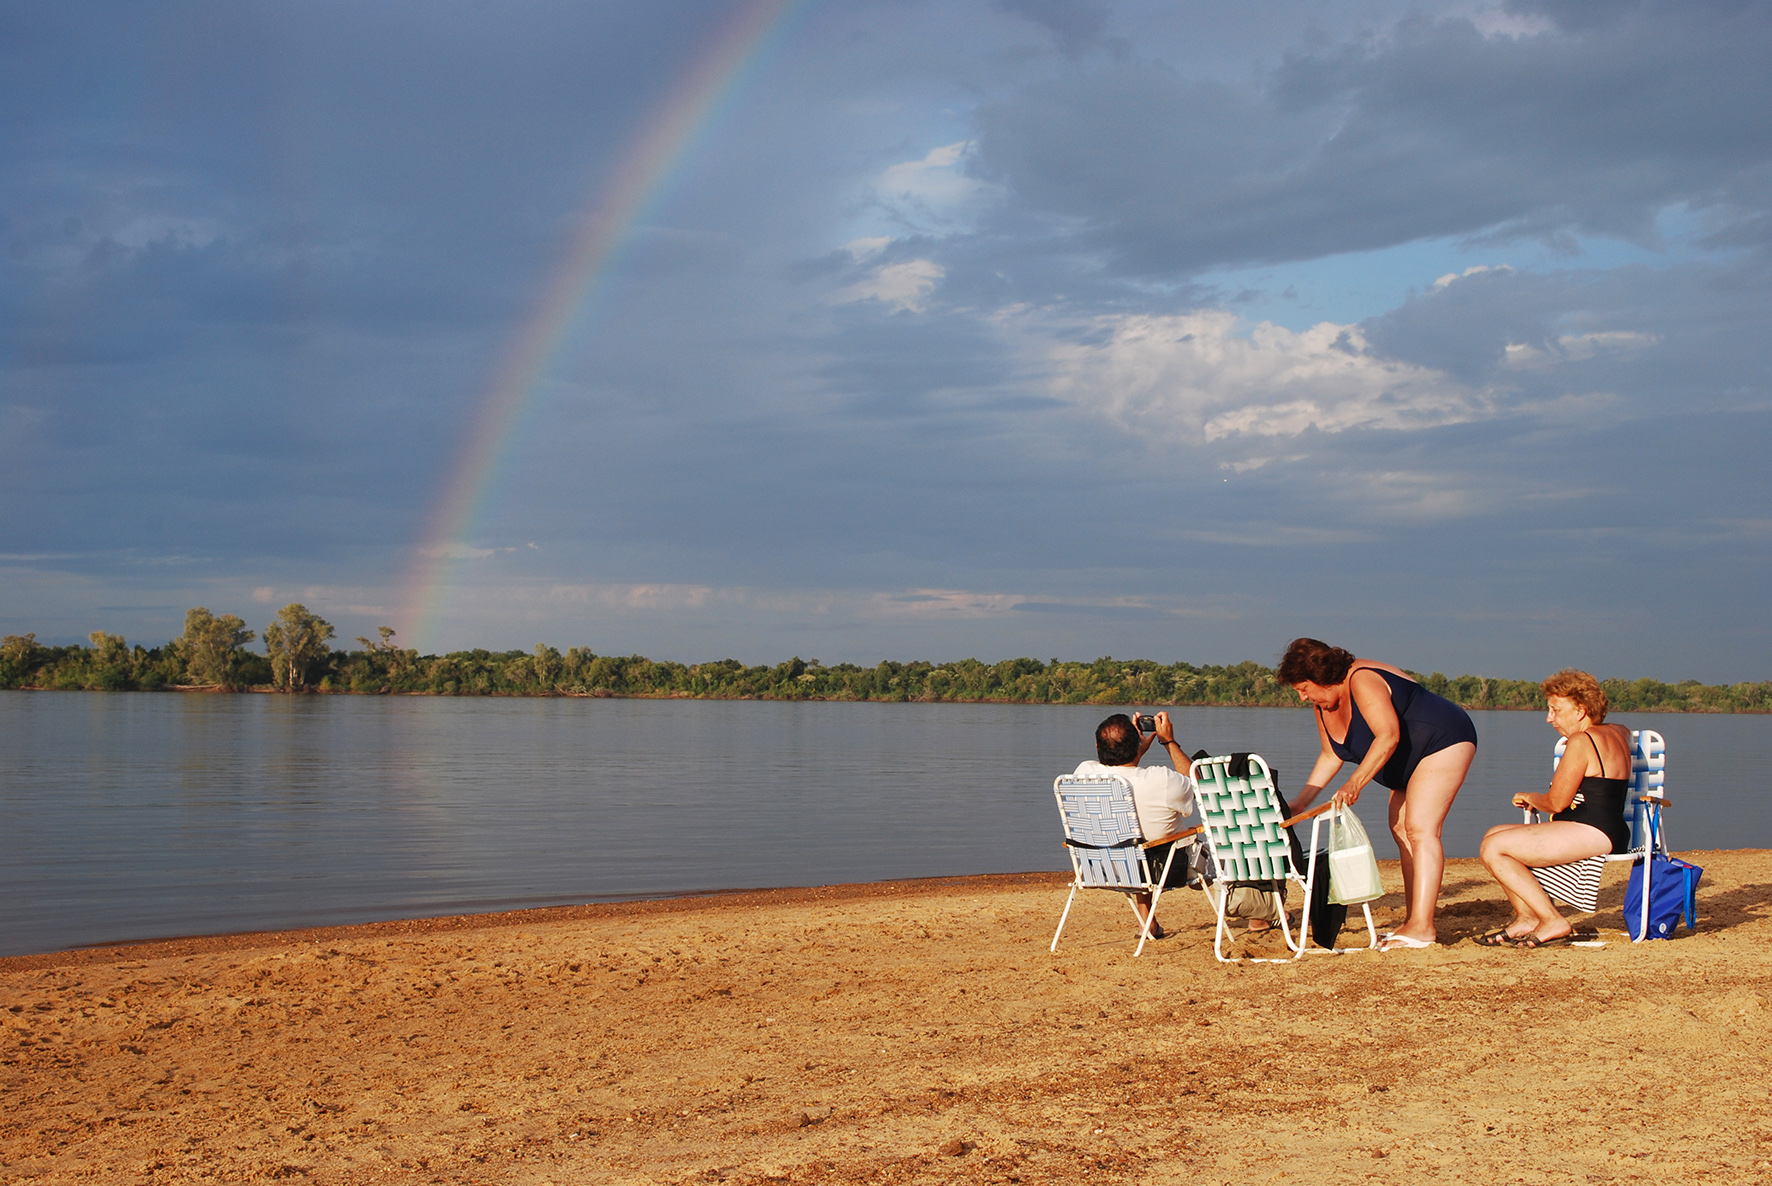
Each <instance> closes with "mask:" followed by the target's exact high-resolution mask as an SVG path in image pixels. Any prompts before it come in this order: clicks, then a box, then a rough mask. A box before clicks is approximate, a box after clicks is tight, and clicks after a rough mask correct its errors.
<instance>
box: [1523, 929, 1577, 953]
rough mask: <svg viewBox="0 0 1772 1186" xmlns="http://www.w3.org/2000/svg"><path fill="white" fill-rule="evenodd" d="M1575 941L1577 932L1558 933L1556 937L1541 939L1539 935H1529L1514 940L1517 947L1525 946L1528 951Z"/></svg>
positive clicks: (1566, 944)
mask: <svg viewBox="0 0 1772 1186" xmlns="http://www.w3.org/2000/svg"><path fill="white" fill-rule="evenodd" d="M1573 942H1575V932H1574V931H1570V932H1569V933H1568V934H1567V935H1558V936H1557V937H1556V938H1555V939H1540V938H1539V937H1538V936H1537V935H1527V936H1525V937H1523V938H1520V939H1516V940H1514V946H1515V947H1523V948H1525V949H1526V950H1527V951H1537V950H1538V949H1539V948H1540V947H1566V946H1568V945H1569V944H1571V943H1573Z"/></svg>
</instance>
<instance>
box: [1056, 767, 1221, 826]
mask: <svg viewBox="0 0 1772 1186" xmlns="http://www.w3.org/2000/svg"><path fill="white" fill-rule="evenodd" d="M1074 774H1075V777H1077V778H1110V777H1112V778H1123V779H1125V780H1126V782H1127V783H1128V784H1129V785H1130V786H1131V787H1132V804H1133V806H1134V807H1135V808H1137V810H1138V826H1139V828H1140V829H1141V830H1142V831H1143V832H1144V838H1145V839H1146V840H1159V839H1161V838H1162V837H1164V836H1168V835H1171V834H1173V833H1175V832H1179V831H1181V830H1182V827H1183V825H1182V823H1181V821H1182V820H1184V819H1186V818H1187V817H1188V816H1190V815H1192V814H1193V813H1194V784H1193V782H1192V781H1191V780H1190V779H1189V778H1188V776H1187V775H1185V774H1177V773H1176V772H1175V771H1173V770H1171V769H1169V768H1168V767H1167V766H1104V765H1102V764H1101V763H1100V762H1097V761H1096V760H1095V759H1094V758H1091V759H1089V760H1088V761H1087V762H1084V763H1082V764H1080V765H1079V766H1078V767H1077V769H1076V771H1075V772H1074Z"/></svg>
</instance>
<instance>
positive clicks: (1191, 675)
mask: <svg viewBox="0 0 1772 1186" xmlns="http://www.w3.org/2000/svg"><path fill="white" fill-rule="evenodd" d="M379 633H380V637H379V638H378V639H373V640H372V639H367V638H358V639H357V640H356V641H357V644H358V646H357V648H356V649H355V650H345V651H338V650H333V649H331V648H330V647H329V646H327V645H326V643H327V642H328V640H330V639H331V638H332V637H333V634H334V632H333V628H332V626H331V625H330V624H329V623H327V622H326V621H325V620H324V619H322V618H320V617H318V616H316V615H314V614H313V613H311V612H309V611H308V610H307V609H306V608H305V607H303V606H301V605H289V606H285V607H284V608H283V609H282V610H281V611H279V613H278V615H277V618H276V620H275V621H273V622H272V623H271V624H270V625H269V626H267V627H266V628H265V634H264V638H265V646H266V650H267V653H266V654H263V655H260V654H258V653H256V652H253V651H249V650H247V649H246V644H247V643H249V642H251V641H253V640H254V639H255V638H256V637H257V635H256V634H255V633H254V632H253V631H251V630H248V629H246V627H245V623H244V622H243V621H241V619H239V618H237V617H235V616H233V615H232V614H225V615H222V616H219V617H218V616H216V615H214V614H211V613H210V612H209V611H208V610H207V609H203V608H201V607H199V608H196V609H193V610H191V611H190V612H189V613H188V614H186V616H185V632H184V634H183V635H181V636H180V637H178V638H175V639H173V640H172V641H170V642H168V643H166V644H165V645H164V646H158V647H142V646H139V645H137V646H130V645H129V644H128V643H127V642H126V641H125V640H124V639H123V638H122V637H120V636H118V635H115V634H107V633H105V632H104V631H98V632H96V633H94V634H93V635H92V645H91V646H78V645H75V646H65V647H53V646H41V645H39V644H38V643H37V640H36V636H35V635H30V634H26V635H9V636H7V637H6V638H4V639H0V688H40V689H70V690H73V689H83V690H116V691H122V690H139V691H158V690H165V689H178V688H214V689H223V690H235V691H273V690H274V691H285V692H300V691H317V692H355V693H363V694H375V693H382V694H417V695H429V696H637V697H693V698H696V699H708V700H736V699H756V700H889V701H917V702H923V703H933V702H967V701H971V702H979V701H1001V702H1007V703H1014V704H1136V705H1160V704H1177V705H1182V704H1201V705H1204V704H1212V705H1236V706H1268V705H1271V706H1285V707H1297V706H1298V703H1299V702H1298V698H1297V696H1295V695H1294V694H1293V692H1292V690H1291V689H1290V688H1287V687H1285V686H1283V685H1282V684H1280V683H1279V682H1278V680H1276V678H1275V676H1274V669H1273V668H1271V667H1264V666H1262V665H1261V664H1260V663H1254V662H1244V663H1237V664H1234V665H1232V666H1216V665H1207V666H1203V667H1196V666H1194V665H1193V664H1191V663H1171V664H1162V663H1153V662H1150V661H1149V660H1144V659H1097V660H1095V661H1094V662H1093V663H1066V662H1060V661H1059V660H1057V659H1054V660H1052V661H1051V662H1049V663H1042V662H1041V661H1040V660H1038V659H1006V660H1003V661H1002V662H1000V663H984V662H981V661H979V660H977V659H961V660H958V661H955V662H951V663H925V662H916V663H892V662H883V663H880V664H878V665H877V666H874V667H857V666H856V665H854V664H853V663H839V664H837V665H835V666H832V667H826V666H824V665H822V664H820V663H819V662H818V661H817V660H812V661H810V662H807V661H804V660H801V659H798V658H794V659H790V660H788V661H787V662H785V663H778V664H776V665H775V666H773V667H746V666H745V665H744V664H742V663H740V662H738V660H736V659H720V660H717V661H715V662H712V663H691V664H683V663H670V662H658V661H655V660H652V659H648V658H646V657H645V656H643V655H599V654H596V653H595V652H593V651H591V650H589V649H588V648H585V647H569V648H567V650H566V651H565V652H564V653H562V652H560V651H558V650H555V649H554V648H553V647H550V646H543V645H538V646H537V647H536V648H535V650H534V651H532V652H525V651H484V650H474V651H454V652H451V653H450V654H447V655H420V654H419V653H418V652H417V651H414V650H408V649H405V648H402V647H400V646H399V645H398V644H397V643H396V642H395V641H394V631H393V630H392V629H390V628H388V627H386V626H384V627H382V628H381V630H380V632H379ZM1411 674H1413V675H1415V676H1416V678H1417V679H1419V680H1420V681H1421V682H1422V683H1423V684H1424V685H1425V686H1426V687H1428V688H1429V689H1431V690H1432V691H1434V692H1437V693H1439V694H1440V695H1442V696H1445V697H1446V698H1448V699H1450V700H1455V701H1457V702H1458V703H1459V704H1462V705H1464V706H1465V707H1466V708H1522V709H1530V708H1538V709H1542V708H1543V707H1544V697H1543V696H1541V695H1540V694H1539V691H1538V683H1537V681H1535V680H1520V679H1492V678H1488V677H1484V676H1475V675H1460V676H1454V677H1451V678H1448V677H1447V676H1444V675H1442V674H1440V673H1439V672H1437V671H1436V672H1434V673H1432V674H1431V675H1420V674H1417V673H1413V672H1412V673H1411ZM1546 674H1548V672H1547V673H1546ZM1603 682H1604V685H1605V688H1606V694H1607V696H1609V697H1610V698H1611V700H1612V705H1613V707H1614V708H1615V709H1617V710H1619V711H1639V712H1642V711H1648V712H1768V711H1772V682H1761V683H1743V684H1732V685H1727V686H1713V685H1705V684H1700V683H1699V682H1698V681H1696V680H1685V681H1682V682H1680V683H1677V684H1666V683H1662V682H1660V681H1658V680H1650V679H1641V680H1629V681H1627V680H1605V681H1603Z"/></svg>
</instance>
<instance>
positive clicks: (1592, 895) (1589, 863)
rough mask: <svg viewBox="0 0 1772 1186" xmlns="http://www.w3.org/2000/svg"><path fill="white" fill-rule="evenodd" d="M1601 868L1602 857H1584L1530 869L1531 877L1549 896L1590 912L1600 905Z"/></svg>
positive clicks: (1604, 862) (1602, 865)
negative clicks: (1561, 863)
mask: <svg viewBox="0 0 1772 1186" xmlns="http://www.w3.org/2000/svg"><path fill="white" fill-rule="evenodd" d="M1605 867H1606V858H1605V857H1584V858H1583V859H1581V860H1579V861H1570V862H1569V863H1568V864H1567V865H1548V866H1546V867H1545V868H1543V869H1534V870H1532V876H1534V877H1536V878H1538V884H1539V885H1542V886H1543V887H1544V892H1545V893H1547V894H1549V895H1550V896H1551V897H1553V898H1556V899H1557V900H1559V901H1563V902H1567V903H1569V905H1571V906H1573V907H1575V908H1576V909H1577V910H1584V911H1586V912H1587V913H1589V914H1592V913H1593V912H1594V911H1595V910H1596V909H1597V908H1598V907H1599V904H1600V871H1601V870H1602V869H1604V868H1605Z"/></svg>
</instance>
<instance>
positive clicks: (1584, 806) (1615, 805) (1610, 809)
mask: <svg viewBox="0 0 1772 1186" xmlns="http://www.w3.org/2000/svg"><path fill="white" fill-rule="evenodd" d="M1582 736H1583V737H1586V738H1587V743H1588V744H1589V745H1591V746H1593V747H1594V757H1596V758H1599V759H1600V773H1599V774H1590V775H1588V776H1587V777H1586V778H1584V779H1582V780H1581V789H1580V790H1578V791H1576V792H1575V801H1574V802H1573V803H1571V804H1569V806H1568V807H1566V808H1564V809H1563V810H1562V811H1559V812H1557V813H1556V814H1555V815H1553V816H1551V819H1553V820H1556V821H1558V822H1564V821H1566V822H1568V823H1572V824H1586V825H1587V826H1588V827H1590V828H1598V829H1599V830H1600V831H1602V832H1604V833H1606V838H1607V839H1608V840H1610V841H1612V851H1613V852H1629V851H1630V825H1629V824H1627V823H1625V822H1624V801H1625V800H1626V799H1627V798H1629V797H1630V779H1628V778H1606V777H1604V775H1605V773H1606V759H1605V758H1603V757H1601V756H1600V744H1599V742H1597V741H1595V740H1594V739H1593V737H1592V736H1591V735H1590V734H1587V733H1583V734H1582Z"/></svg>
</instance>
